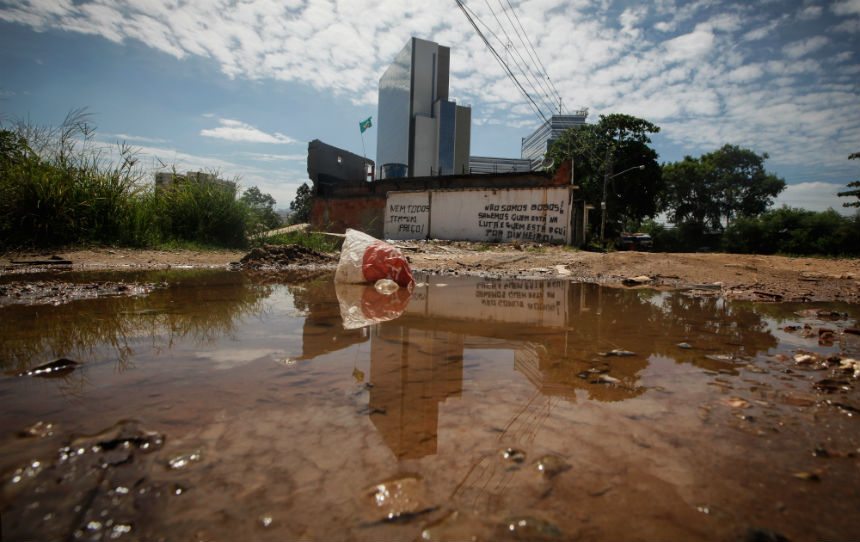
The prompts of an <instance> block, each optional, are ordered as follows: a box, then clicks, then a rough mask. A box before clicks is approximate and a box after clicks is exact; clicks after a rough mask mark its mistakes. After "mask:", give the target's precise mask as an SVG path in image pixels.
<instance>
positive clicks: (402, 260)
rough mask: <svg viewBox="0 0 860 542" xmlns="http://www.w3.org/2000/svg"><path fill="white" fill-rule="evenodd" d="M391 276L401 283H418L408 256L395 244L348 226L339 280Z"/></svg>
mask: <svg viewBox="0 0 860 542" xmlns="http://www.w3.org/2000/svg"><path fill="white" fill-rule="evenodd" d="M379 279H391V280H393V281H394V282H396V283H397V284H398V285H399V286H401V287H410V286H411V285H413V284H414V283H415V279H414V278H412V271H411V270H410V269H409V262H407V261H406V256H404V255H403V253H402V252H400V250H399V249H397V248H396V247H394V246H393V245H391V244H389V243H386V242H385V241H380V240H379V239H376V238H374V237H371V236H369V235H367V234H366V233H362V232H360V231H357V230H352V229H347V230H346V238H345V239H344V241H343V248H341V250H340V262H339V263H338V265H337V271H336V272H335V276H334V280H335V282H345V283H350V284H358V283H366V282H371V283H375V282H376V281H378V280H379Z"/></svg>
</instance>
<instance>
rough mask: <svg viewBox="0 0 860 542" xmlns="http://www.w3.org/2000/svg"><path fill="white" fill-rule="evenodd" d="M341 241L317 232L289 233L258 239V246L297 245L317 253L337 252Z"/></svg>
mask: <svg viewBox="0 0 860 542" xmlns="http://www.w3.org/2000/svg"><path fill="white" fill-rule="evenodd" d="M341 242H342V241H341V240H340V239H338V238H335V237H332V236H329V235H325V234H323V233H319V232H305V231H291V232H287V233H280V234H278V235H273V236H272V237H267V238H258V240H255V243H256V244H258V245H261V244H264V243H265V244H268V245H299V246H302V247H305V248H309V249H312V250H316V251H318V252H338V251H339V250H340V244H341Z"/></svg>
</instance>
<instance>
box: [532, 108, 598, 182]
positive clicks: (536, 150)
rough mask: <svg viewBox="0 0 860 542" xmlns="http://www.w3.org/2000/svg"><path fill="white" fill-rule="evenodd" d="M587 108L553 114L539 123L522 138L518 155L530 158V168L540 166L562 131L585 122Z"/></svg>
mask: <svg viewBox="0 0 860 542" xmlns="http://www.w3.org/2000/svg"><path fill="white" fill-rule="evenodd" d="M587 116H588V109H581V110H579V111H574V112H573V114H572V115H553V116H552V117H550V119H549V120H547V121H545V122H544V123H543V124H541V125H540V126H539V127H538V129H537V130H535V131H534V132H532V133H531V134H530V135H528V136H527V137H524V138H523V142H522V151H521V154H520V157H521V158H523V159H526V160H531V164H532V170H538V169H540V167H541V162H543V159H544V156H545V155H546V153H547V151H549V148H550V147H551V146H552V144H553V143H555V141H556V140H557V139H558V138H559V137H561V134H562V132H564V131H565V130H567V129H568V128H571V127H573V126H578V125H580V124H585V118H586V117H587Z"/></svg>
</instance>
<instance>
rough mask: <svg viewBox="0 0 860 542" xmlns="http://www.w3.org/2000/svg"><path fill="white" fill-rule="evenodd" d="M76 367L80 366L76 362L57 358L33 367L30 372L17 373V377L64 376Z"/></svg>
mask: <svg viewBox="0 0 860 542" xmlns="http://www.w3.org/2000/svg"><path fill="white" fill-rule="evenodd" d="M78 365H80V363H78V362H77V361H73V360H70V359H66V358H57V359H55V360H54V361H49V362H48V363H43V364H42V365H39V366H37V367H33V368H32V369H30V370H27V371H24V372H21V373H18V376H38V377H41V378H53V377H58V376H66V375H67V374H69V373H71V372H72V371H74V370H75V369H77V367H78Z"/></svg>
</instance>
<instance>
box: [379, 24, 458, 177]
mask: <svg viewBox="0 0 860 542" xmlns="http://www.w3.org/2000/svg"><path fill="white" fill-rule="evenodd" d="M449 62H450V49H449V48H448V47H442V46H440V45H439V44H437V43H434V42H432V41H425V40H421V39H418V38H411V39H410V40H409V41H408V42H407V43H406V45H405V46H404V47H403V49H401V51H400V52H399V53H398V54H397V57H395V59H394V62H393V63H392V64H391V65H390V66H389V67H388V69H387V70H385V73H384V74H383V75H382V77H381V78H380V80H379V112H378V114H377V118H378V120H379V123H378V126H379V131H378V134H377V143H376V161H377V163H379V164H380V168H379V174H378V177H379V178H380V179H386V178H398V177H422V176H432V175H453V174H455V173H465V172H466V169H467V168H468V163H469V138H470V131H471V129H470V123H471V116H472V111H471V109H470V108H468V107H462V106H458V105H457V104H456V102H454V101H451V100H449V99H448V73H449Z"/></svg>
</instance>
